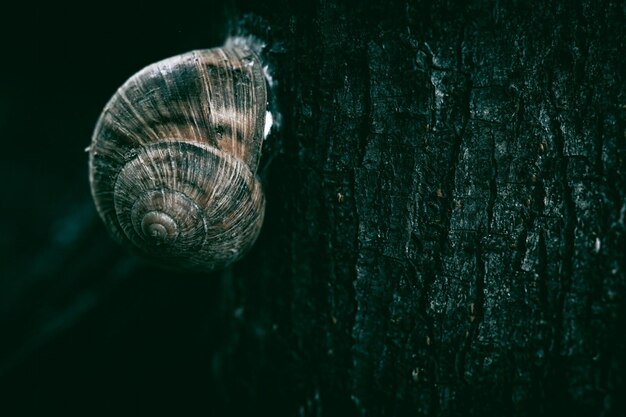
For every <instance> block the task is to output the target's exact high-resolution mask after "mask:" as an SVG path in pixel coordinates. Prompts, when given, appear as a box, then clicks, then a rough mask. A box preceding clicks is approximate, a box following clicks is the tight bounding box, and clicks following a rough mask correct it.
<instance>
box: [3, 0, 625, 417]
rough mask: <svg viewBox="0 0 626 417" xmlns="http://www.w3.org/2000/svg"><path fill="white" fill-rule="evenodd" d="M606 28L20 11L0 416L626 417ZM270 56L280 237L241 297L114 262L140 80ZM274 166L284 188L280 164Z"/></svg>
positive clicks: (468, 12) (269, 242) (342, 8)
mask: <svg viewBox="0 0 626 417" xmlns="http://www.w3.org/2000/svg"><path fill="white" fill-rule="evenodd" d="M625 14H626V10H625V9H624V6H623V4H619V2H614V1H608V0H607V1H592V0H580V1H573V2H571V4H570V2H567V4H565V2H563V3H560V2H545V1H539V0H537V1H521V0H520V1H511V2H490V1H475V2H471V3H467V2H456V1H452V0H450V1H446V0H440V1H426V0H424V1H422V0H416V1H391V2H375V1H365V2H342V1H333V0H325V1H317V2H304V1H303V2H300V3H298V4H295V3H294V2H289V1H267V2H252V1H250V2H245V1H237V2H235V1H228V2H215V4H213V2H203V3H202V5H201V6H199V5H198V4H186V3H182V2H174V3H172V2H170V3H169V4H165V5H161V4H153V3H147V4H144V5H137V6H129V5H127V4H126V5H121V6H117V5H112V4H110V3H98V4H97V5H92V4H85V5H83V6H69V5H61V4H49V5H45V6H41V5H34V4H26V5H23V6H20V9H18V10H15V9H11V10H8V9H7V8H4V9H3V10H1V11H0V46H1V52H2V62H1V65H0V132H1V133H0V135H1V136H0V137H1V139H2V146H3V148H2V151H1V152H0V178H2V186H3V189H2V192H1V193H0V416H18V415H90V416H91V415H107V416H108V415H258V414H262V415H276V416H282V415H285V416H292V415H300V416H333V415H345V416H353V415H354V416H356V415H359V416H379V415H380V416H405V415H411V416H413V415H421V416H439V415H454V416H457V415H458V416H466V415H476V416H485V415H497V416H506V415H519V416H537V415H547V416H552V415H561V414H562V413H566V414H567V415H581V416H597V415H606V416H621V415H624V410H626V402H625V398H626V397H624V395H623V393H624V387H625V386H626V385H625V375H626V372H625V370H626V337H625V335H626V333H624V329H625V328H626V303H625V302H624V300H625V299H626V297H625V294H626V275H625V270H626V258H625V257H624V251H625V250H626V249H625V247H626V244H625V239H626V225H625V223H624V212H623V210H624V209H623V207H626V206H625V204H626V203H625V201H626V200H625V197H624V192H625V190H626V187H625V184H626V175H624V172H625V168H624V167H625V166H626V165H625V160H626V158H625V155H626V136H624V131H625V129H626V107H624V104H625V103H626V99H625V98H626V91H625V85H626V84H625V83H624V68H625V67H626V61H625V56H626V55H624V51H625V50H626V36H625V32H624V31H625V30H626V24H625V22H626V19H625V18H624V16H625ZM239 30H243V32H244V33H254V34H256V35H258V36H260V37H261V38H262V39H263V40H265V41H267V42H268V45H269V49H268V50H267V51H265V52H266V54H267V55H266V57H267V58H268V62H270V64H271V65H272V66H273V67H274V69H275V70H276V79H277V81H278V85H277V87H276V89H275V93H276V94H277V98H278V106H279V107H280V108H281V110H282V114H283V126H282V128H281V131H279V132H276V133H274V134H273V135H272V136H270V138H269V140H268V141H267V142H266V143H265V145H264V155H263V158H264V159H263V161H262V166H263V167H264V168H263V169H261V172H260V175H261V178H262V180H263V183H264V186H265V193H266V197H267V204H268V206H267V211H266V219H265V223H264V226H263V230H262V232H261V235H260V237H259V240H258V242H257V244H256V245H255V247H254V248H253V250H252V251H251V252H250V253H249V254H248V255H247V256H246V257H245V259H244V260H242V261H241V262H239V263H237V264H236V265H234V266H233V267H232V268H229V269H227V270H225V271H220V272H215V273H211V274H185V273H174V272H170V271H163V270H160V269H157V268H154V267H151V266H150V265H148V264H147V263H145V262H144V261H142V260H140V259H138V258H136V257H134V256H131V255H129V254H128V253H126V252H125V251H124V250H122V249H121V248H120V247H118V246H117V245H116V244H115V243H114V242H113V241H112V240H111V239H110V238H109V236H108V235H107V233H106V231H105V229H104V227H103V225H102V224H101V221H100V219H99V218H98V216H97V214H96V211H95V208H94V206H93V203H92V201H91V197H90V195H89V184H88V172H87V154H86V153H85V151H84V149H85V148H86V147H87V146H88V145H89V142H90V139H91V133H92V130H93V128H94V126H95V123H96V120H97V118H98V115H99V113H100V111H101V110H102V108H103V107H104V105H105V103H106V102H107V100H108V99H109V98H110V97H111V95H112V94H113V93H114V92H115V90H116V89H117V88H118V87H119V86H120V85H121V84H122V83H123V82H124V81H125V80H126V79H127V78H128V77H129V76H131V75H132V74H133V73H135V72H136V71H138V70H139V69H141V68H142V67H143V66H145V65H148V64H150V63H153V62H155V61H158V60H160V59H163V58H165V57H168V56H172V55H175V54H179V53H182V52H185V51H189V50H192V49H196V48H207V47H213V46H218V45H220V44H221V43H222V42H223V41H224V39H225V38H226V36H227V35H228V34H230V33H236V32H238V31H239ZM270 162H271V163H270Z"/></svg>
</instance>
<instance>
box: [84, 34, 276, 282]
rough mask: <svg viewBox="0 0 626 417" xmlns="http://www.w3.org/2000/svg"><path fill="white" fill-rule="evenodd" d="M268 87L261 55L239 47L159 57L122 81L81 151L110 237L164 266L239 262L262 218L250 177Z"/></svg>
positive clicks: (255, 182)
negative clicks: (89, 143)
mask: <svg viewBox="0 0 626 417" xmlns="http://www.w3.org/2000/svg"><path fill="white" fill-rule="evenodd" d="M266 88H267V87H266V80H265V76H264V71H263V68H262V65H261V61H260V59H259V57H258V56H257V55H256V54H255V53H254V52H253V51H252V50H251V49H250V48H249V47H248V46H246V45H245V44H241V43H239V44H236V43H231V44H228V43H227V44H226V45H225V46H222V47H219V48H213V49H204V50H195V51H191V52H188V53H184V54H182V55H177V56H174V57H171V58H168V59H164V60H162V61H159V62H157V63H154V64H152V65H149V66H147V67H145V68H144V69H142V70H141V71H139V72H138V73H136V74H135V75H133V76H132V77H131V78H130V79H128V80H127V81H126V82H125V83H124V84H123V85H122V86H121V87H120V88H119V89H118V90H117V92H116V93H115V94H114V95H113V97H112V98H111V99H110V101H109V102H108V104H107V105H106V106H105V108H104V110H103V112H102V114H101V115H100V117H99V119H98V122H97V124H96V127H95V130H94V133H93V137H92V141H91V145H90V146H89V148H88V152H89V180H90V185H91V193H92V197H93V200H94V202H95V206H96V209H97V211H98V213H99V215H100V217H101V218H102V220H103V221H104V223H105V225H106V227H107V229H108V231H109V233H110V234H111V235H112V237H113V238H114V239H115V240H117V241H118V242H120V243H121V244H122V245H123V246H125V247H127V248H129V249H130V250H131V251H132V252H134V253H137V254H139V255H142V256H144V257H146V258H149V259H151V260H152V261H153V262H154V263H156V264H158V265H161V266H164V267H166V268H169V269H179V270H195V271H211V270H215V269H218V268H223V267H225V266H227V265H229V264H231V263H232V262H234V261H236V260H238V259H240V258H241V257H242V256H243V255H244V254H245V253H246V252H247V251H248V250H249V249H250V248H251V246H252V245H253V244H254V242H255V240H256V239H257V237H258V235H259V232H260V230H261V225H262V223H263V216H264V212H265V198H264V195H263V191H262V187H261V183H260V181H259V178H258V176H257V175H256V171H257V168H258V165H259V158H260V156H261V147H262V143H263V139H264V133H265V130H266V109H267V90H266Z"/></svg>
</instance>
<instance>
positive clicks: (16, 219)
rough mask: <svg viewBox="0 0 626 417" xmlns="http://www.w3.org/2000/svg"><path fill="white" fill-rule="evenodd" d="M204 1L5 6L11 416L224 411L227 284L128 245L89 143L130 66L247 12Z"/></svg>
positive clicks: (189, 45) (4, 358) (193, 41)
mask: <svg viewBox="0 0 626 417" xmlns="http://www.w3.org/2000/svg"><path fill="white" fill-rule="evenodd" d="M200 3H201V5H194V6H191V5H184V4H180V5H178V6H175V5H172V4H170V5H158V4H147V3H146V4H145V5H143V6H140V5H136V6H131V7H129V6H119V5H118V6H114V5H110V4H109V3H97V4H95V5H94V4H91V3H89V4H88V3H85V4H83V5H72V6H69V5H62V4H58V3H55V2H51V3H49V4H47V5H30V6H22V9H21V10H20V9H18V10H15V9H12V10H8V9H6V8H3V10H2V13H0V16H1V17H0V31H1V35H0V36H1V40H0V42H1V43H0V44H1V45H2V54H3V58H2V69H0V129H1V132H2V133H1V138H2V144H3V150H2V152H1V153H0V178H3V180H2V185H3V188H4V189H3V191H2V193H1V197H0V218H1V221H0V228H1V232H0V415H3V416H7V417H8V416H13V415H67V414H76V415H153V414H154V413H158V414H161V413H165V414H167V413H170V412H171V413H172V414H171V415H192V414H195V413H201V412H204V413H205V414H206V412H207V411H209V410H215V409H219V405H216V404H218V403H219V402H218V401H217V400H216V398H218V397H219V396H220V395H221V394H222V393H220V392H219V389H218V388H217V387H216V383H219V381H214V380H212V379H211V376H210V374H211V369H212V367H214V366H216V365H215V364H213V363H212V361H215V360H216V359H215V358H214V357H212V355H211V352H212V351H213V350H214V344H215V343H217V342H216V340H219V336H218V335H219V334H220V333H223V332H225V331H226V330H225V329H223V328H220V327H219V320H216V319H215V315H216V310H215V308H214V307H215V304H216V303H218V302H219V299H218V295H219V291H217V290H216V288H217V287H219V285H218V284H219V281H217V280H216V279H211V277H210V276H209V277H208V278H207V277H206V276H193V275H185V274H174V273H171V272H164V271H161V270H158V269H153V268H151V267H150V266H149V265H146V264H144V263H143V262H142V261H141V260H139V259H136V258H134V257H132V256H129V255H127V254H126V253H124V252H123V251H122V250H121V249H120V248H119V247H117V245H116V244H115V243H114V242H113V241H112V240H111V239H110V238H109V237H108V235H107V233H106V231H105V229H104V227H103V225H102V224H101V222H100V219H99V218H98V217H97V214H96V212H95V208H94V206H93V204H92V202H91V197H90V194H89V183H88V170H87V154H86V153H85V151H84V149H85V148H86V147H87V146H88V145H89V143H90V140H91V133H92V131H93V128H94V126H95V122H96V120H97V118H98V115H99V113H100V111H101V110H102V108H103V107H104V105H105V103H106V102H107V100H108V99H109V98H110V96H111V95H112V94H113V93H114V92H115V90H116V89H117V88H118V87H119V86H120V85H121V84H122V83H123V82H124V81H125V80H126V79H127V78H128V77H129V76H130V75H132V74H133V73H135V72H136V71H137V70H139V69H141V68H142V67H143V66H145V65H148V64H150V63H152V62H155V61H157V60H160V59H163V58H165V57H168V56H172V55H175V54H178V53H182V52H185V51H188V50H192V49H198V48H207V47H213V46H219V45H221V43H222V42H223V41H224V39H225V37H226V35H227V33H228V32H229V30H230V28H229V27H228V25H229V22H230V21H231V18H233V17H236V16H238V14H237V11H236V10H235V9H234V8H233V6H232V4H228V3H224V2H220V3H219V4H213V2H206V1H205V2H200ZM216 323H217V324H216ZM190 412H193V413H192V414H190ZM227 414H228V413H227Z"/></svg>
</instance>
